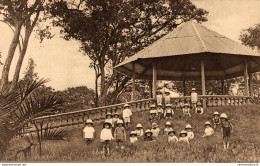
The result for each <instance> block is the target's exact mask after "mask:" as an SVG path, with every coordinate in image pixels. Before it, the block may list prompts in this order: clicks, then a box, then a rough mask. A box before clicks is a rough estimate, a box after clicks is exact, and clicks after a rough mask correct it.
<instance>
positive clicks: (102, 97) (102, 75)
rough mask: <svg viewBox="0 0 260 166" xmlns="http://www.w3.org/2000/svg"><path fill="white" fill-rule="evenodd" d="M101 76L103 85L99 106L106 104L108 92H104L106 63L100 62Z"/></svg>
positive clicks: (101, 86)
mask: <svg viewBox="0 0 260 166" xmlns="http://www.w3.org/2000/svg"><path fill="white" fill-rule="evenodd" d="M100 77H101V81H100V82H101V83H100V84H101V85H100V98H99V106H104V105H105V97H104V95H106V93H105V92H104V90H105V81H106V78H105V65H104V63H101V64H100Z"/></svg>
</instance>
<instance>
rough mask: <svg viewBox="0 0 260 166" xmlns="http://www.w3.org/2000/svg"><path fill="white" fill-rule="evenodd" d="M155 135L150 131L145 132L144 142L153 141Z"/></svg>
mask: <svg viewBox="0 0 260 166" xmlns="http://www.w3.org/2000/svg"><path fill="white" fill-rule="evenodd" d="M152 136H153V133H152V132H151V130H150V129H147V130H145V133H144V141H153V137H152Z"/></svg>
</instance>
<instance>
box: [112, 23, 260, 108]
mask: <svg viewBox="0 0 260 166" xmlns="http://www.w3.org/2000/svg"><path fill="white" fill-rule="evenodd" d="M115 69H116V70H117V71H119V72H121V73H124V74H126V75H129V76H131V77H132V78H133V83H134V82H135V79H147V80H153V98H155V94H156V93H155V92H156V81H157V80H180V81H185V80H201V82H202V95H205V80H221V81H222V84H223V83H224V80H225V79H229V78H233V77H237V76H243V75H244V78H245V95H246V96H249V88H248V85H249V84H248V75H249V82H251V79H252V73H254V72H257V71H260V55H259V54H258V53H257V52H255V51H253V50H252V49H250V48H248V47H245V46H243V45H241V44H239V43H237V42H235V41H233V40H231V39H229V38H227V37H225V36H222V35H220V34H218V33H216V32H214V31H212V30H210V29H208V28H206V27H205V26H202V25H201V24H198V23H195V22H194V21H190V22H187V23H184V24H181V25H179V26H178V27H177V28H175V29H174V30H173V31H172V32H170V33H169V34H167V35H165V36H164V37H162V38H161V39H159V40H157V41H156V42H154V43H153V44H151V45H150V46H148V47H146V48H144V49H143V50H141V51H140V52H138V53H137V54H135V55H133V56H132V57H130V58H128V59H127V60H125V61H123V62H122V63H120V64H118V65H117V66H116V67H115ZM133 85H134V84H133ZM250 85H251V84H250ZM250 85H249V86H250ZM250 89H252V86H250ZM132 92H133V98H132V99H134V96H135V86H133V91H132ZM251 92H252V90H251ZM251 95H252V93H251ZM203 103H204V105H205V102H203Z"/></svg>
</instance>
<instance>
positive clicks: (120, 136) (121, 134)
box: [114, 120, 126, 149]
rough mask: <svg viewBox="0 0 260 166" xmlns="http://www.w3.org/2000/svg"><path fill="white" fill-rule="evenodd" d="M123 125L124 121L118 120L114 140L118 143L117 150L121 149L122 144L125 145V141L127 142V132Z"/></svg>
mask: <svg viewBox="0 0 260 166" xmlns="http://www.w3.org/2000/svg"><path fill="white" fill-rule="evenodd" d="M123 124H124V123H123V121H122V120H118V122H117V127H116V128H115V131H114V138H115V140H116V142H117V146H116V148H118V147H120V143H123V142H124V141H126V131H125V128H124V127H123ZM121 148H122V149H123V148H124V146H122V147H121Z"/></svg>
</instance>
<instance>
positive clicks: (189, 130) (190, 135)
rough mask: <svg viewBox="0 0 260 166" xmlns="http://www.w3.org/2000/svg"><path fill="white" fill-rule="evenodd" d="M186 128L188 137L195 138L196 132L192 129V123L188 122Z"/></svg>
mask: <svg viewBox="0 0 260 166" xmlns="http://www.w3.org/2000/svg"><path fill="white" fill-rule="evenodd" d="M185 130H186V131H187V137H188V139H189V140H191V139H193V138H194V133H193V131H192V127H191V125H190V124H187V125H186V127H185Z"/></svg>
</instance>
